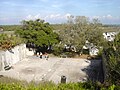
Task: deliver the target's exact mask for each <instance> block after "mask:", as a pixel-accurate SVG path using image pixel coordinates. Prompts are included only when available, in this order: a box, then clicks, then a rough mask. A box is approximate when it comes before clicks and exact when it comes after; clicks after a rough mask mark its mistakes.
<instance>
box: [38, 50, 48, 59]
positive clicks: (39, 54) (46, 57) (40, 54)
mask: <svg viewBox="0 0 120 90" xmlns="http://www.w3.org/2000/svg"><path fill="white" fill-rule="evenodd" d="M37 56H40V58H41V59H42V58H43V56H44V57H45V59H46V60H48V58H49V56H48V54H47V52H45V53H44V54H43V53H42V52H40V53H37Z"/></svg>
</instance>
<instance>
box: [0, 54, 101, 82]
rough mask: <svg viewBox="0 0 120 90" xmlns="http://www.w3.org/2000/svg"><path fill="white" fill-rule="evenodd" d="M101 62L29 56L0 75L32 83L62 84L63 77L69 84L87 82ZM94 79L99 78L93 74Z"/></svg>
mask: <svg viewBox="0 0 120 90" xmlns="http://www.w3.org/2000/svg"><path fill="white" fill-rule="evenodd" d="M100 63H101V61H99V60H94V61H92V62H91V61H90V60H86V59H79V58H78V59H77V58H76V59H75V58H55V57H50V58H49V59H48V60H45V59H44V58H43V59H40V58H39V57H36V56H28V57H27V58H26V59H24V60H22V61H19V62H18V63H16V64H15V65H14V66H13V67H14V68H13V69H10V70H8V71H1V72H0V75H4V76H8V77H12V78H16V79H20V80H26V81H28V82H30V81H42V80H47V81H53V82H54V83H60V81H61V76H62V75H64V76H66V78H67V80H66V81H67V82H79V81H85V80H87V77H89V74H90V75H91V73H95V71H94V69H95V68H96V67H97V66H99V65H100ZM88 73H89V74H88ZM92 75H93V76H92V77H97V76H94V74H92Z"/></svg>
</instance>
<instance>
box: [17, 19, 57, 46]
mask: <svg viewBox="0 0 120 90" xmlns="http://www.w3.org/2000/svg"><path fill="white" fill-rule="evenodd" d="M17 33H19V34H20V36H21V37H22V38H25V39H26V41H27V42H30V43H34V44H35V45H37V46H41V47H42V46H43V45H53V44H55V43H57V42H58V35H57V34H56V33H55V32H53V30H52V27H51V26H50V24H49V23H47V22H45V21H44V20H41V19H36V20H29V21H26V20H24V21H22V30H18V31H17Z"/></svg>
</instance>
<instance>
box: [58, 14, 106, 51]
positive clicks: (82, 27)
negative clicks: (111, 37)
mask: <svg viewBox="0 0 120 90" xmlns="http://www.w3.org/2000/svg"><path fill="white" fill-rule="evenodd" d="M64 26H65V29H64V30H58V31H57V30H56V32H57V33H58V34H59V37H60V40H61V43H62V44H66V45H73V46H75V47H76V50H77V51H79V50H82V47H83V45H85V41H86V40H88V41H89V42H90V43H93V44H94V45H96V46H102V45H103V43H104V42H105V41H104V38H103V35H102V33H103V32H102V24H101V23H100V22H99V20H98V19H93V20H92V21H90V20H89V18H87V17H85V16H76V17H74V16H70V17H68V23H66V25H64Z"/></svg>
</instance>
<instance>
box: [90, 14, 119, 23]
mask: <svg viewBox="0 0 120 90" xmlns="http://www.w3.org/2000/svg"><path fill="white" fill-rule="evenodd" d="M93 18H98V19H99V20H100V21H101V22H102V23H107V24H116V23H120V17H118V16H112V15H110V14H108V15H104V16H93V17H92V19H93Z"/></svg>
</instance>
